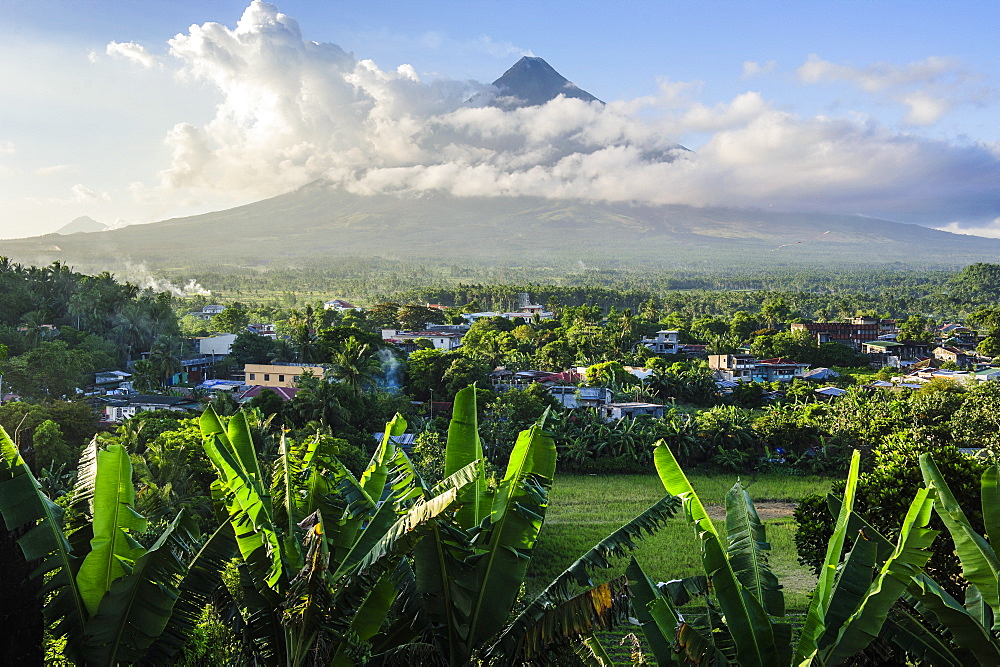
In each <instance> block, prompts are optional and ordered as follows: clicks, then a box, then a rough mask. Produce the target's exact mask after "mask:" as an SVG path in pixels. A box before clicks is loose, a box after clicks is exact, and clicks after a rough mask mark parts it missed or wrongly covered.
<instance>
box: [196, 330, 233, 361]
mask: <svg viewBox="0 0 1000 667" xmlns="http://www.w3.org/2000/svg"><path fill="white" fill-rule="evenodd" d="M235 340H236V334H231V333H230V334H219V335H218V336H208V337H207V338H199V339H198V352H199V354H202V355H205V356H213V355H214V356H218V357H224V356H226V355H228V354H229V350H230V348H231V347H232V346H233V342H234V341H235Z"/></svg>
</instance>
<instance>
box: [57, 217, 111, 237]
mask: <svg viewBox="0 0 1000 667" xmlns="http://www.w3.org/2000/svg"><path fill="white" fill-rule="evenodd" d="M107 228H108V226H107V225H105V224H104V223H102V222H98V221H97V220H94V219H93V218H91V217H90V216H89V215H81V216H80V217H79V218H74V219H73V220H72V221H71V222H68V223H66V224H65V225H63V226H62V227H60V228H59V229H57V230H56V232H55V233H56V234H76V233H78V232H103V231H104V230H106V229H107Z"/></svg>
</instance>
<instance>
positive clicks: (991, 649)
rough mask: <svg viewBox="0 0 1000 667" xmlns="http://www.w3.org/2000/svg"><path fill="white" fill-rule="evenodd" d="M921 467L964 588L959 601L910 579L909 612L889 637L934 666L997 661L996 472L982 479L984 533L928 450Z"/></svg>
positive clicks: (999, 509)
mask: <svg viewBox="0 0 1000 667" xmlns="http://www.w3.org/2000/svg"><path fill="white" fill-rule="evenodd" d="M920 470H921V473H922V474H923V477H924V483H925V485H926V487H927V489H929V490H931V491H932V494H933V497H934V511H935V513H936V514H937V515H938V516H939V517H940V518H941V521H942V522H943V523H944V525H945V527H946V529H947V530H948V532H949V533H950V534H951V537H952V539H953V540H954V542H955V551H956V552H957V554H958V556H959V558H960V560H961V563H962V576H963V577H964V578H965V580H966V581H967V582H968V586H967V587H966V589H965V599H964V601H961V602H960V601H958V600H956V599H955V598H954V597H953V596H952V595H950V594H949V593H948V592H946V591H945V590H944V589H943V588H942V587H941V586H940V585H939V584H938V583H937V582H935V581H933V580H932V579H931V578H930V577H928V576H927V575H926V574H922V575H919V576H915V577H913V578H912V580H911V581H910V583H909V586H908V589H907V593H906V601H907V602H908V603H909V607H910V608H911V609H912V610H913V613H912V614H911V615H909V616H908V617H907V618H905V619H904V620H905V621H906V625H904V626H903V627H902V628H901V630H900V632H899V633H897V634H895V635H894V634H890V638H892V639H895V640H896V641H897V643H898V644H900V645H901V646H902V647H903V648H904V649H907V650H909V651H910V652H911V653H913V650H912V648H911V647H912V646H914V645H916V646H918V647H920V649H921V650H920V652H919V653H918V654H917V657H919V658H921V659H925V660H928V661H932V662H933V664H936V665H965V664H971V663H973V662H976V661H978V662H979V664H1000V641H998V639H997V632H998V631H1000V592H998V591H1000V556H998V554H997V553H996V551H995V549H994V547H993V545H992V544H991V540H993V539H995V538H996V536H997V535H1000V470H998V468H997V466H995V465H994V466H991V467H989V468H988V469H987V470H986V471H985V472H984V473H983V475H982V478H981V488H982V508H983V520H984V523H985V524H986V536H983V535H979V534H978V533H977V532H976V531H975V529H973V527H972V525H971V523H970V522H969V520H968V518H967V517H966V515H965V512H964V511H963V510H962V507H961V505H960V504H959V503H958V501H957V500H956V499H955V496H954V494H953V493H952V491H951V488H950V487H949V486H948V483H947V482H946V481H945V479H944V476H943V475H942V474H941V471H940V470H939V469H938V467H937V464H935V462H934V459H933V457H932V455H931V454H923V455H922V456H921V457H920ZM856 521H857V522H858V523H860V524H862V525H864V530H865V531H866V533H867V534H868V535H870V536H871V539H872V540H873V541H874V542H876V543H877V544H879V545H884V544H885V543H886V542H887V540H886V539H885V538H884V537H882V536H881V535H879V534H878V532H877V531H875V530H874V529H872V528H871V527H870V526H868V525H867V524H866V523H865V522H864V521H863V519H861V518H860V517H857V518H856ZM883 548H884V546H883ZM901 625H903V624H902V623H901ZM916 637H933V638H935V639H936V643H935V644H934V645H933V646H930V647H923V646H921V645H920V644H919V643H918V642H916V641H915V638H916Z"/></svg>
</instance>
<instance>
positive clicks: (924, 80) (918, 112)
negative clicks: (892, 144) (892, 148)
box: [797, 55, 983, 125]
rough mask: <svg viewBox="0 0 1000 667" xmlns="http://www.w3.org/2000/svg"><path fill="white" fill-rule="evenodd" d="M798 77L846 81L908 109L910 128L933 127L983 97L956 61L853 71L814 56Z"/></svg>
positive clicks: (884, 65) (926, 61)
mask: <svg viewBox="0 0 1000 667" xmlns="http://www.w3.org/2000/svg"><path fill="white" fill-rule="evenodd" d="M797 74H798V77H799V80H800V81H802V82H803V83H809V84H817V83H823V82H830V81H843V82H846V83H849V84H851V85H854V86H857V87H858V88H860V89H861V90H864V91H865V92H868V93H871V94H873V95H876V96H877V97H880V98H883V99H887V100H890V101H892V102H895V103H897V104H900V105H903V106H905V107H906V108H907V113H906V115H905V116H904V118H903V121H904V122H905V123H908V124H910V125H930V124H932V123H934V122H936V121H937V120H938V119H939V118H941V116H943V115H944V114H945V113H947V112H948V111H950V110H951V109H952V108H953V107H954V106H955V105H956V104H978V103H979V102H980V98H981V97H982V94H983V91H981V90H975V89H973V88H972V87H971V84H972V83H973V82H974V81H975V79H976V77H975V76H973V75H972V74H971V73H970V72H968V71H966V70H965V69H964V68H963V67H962V66H961V63H960V62H959V61H958V60H956V59H954V58H941V57H934V56H932V57H929V58H926V59H924V60H921V61H918V62H914V63H910V64H908V65H905V66H899V65H893V64H889V63H875V64H873V65H868V66H866V67H851V66H849V65H838V64H836V63H832V62H829V61H826V60H823V59H821V58H820V57H819V56H817V55H811V56H809V58H808V59H807V60H806V62H805V63H804V64H803V65H802V66H801V67H799V68H798V70H797Z"/></svg>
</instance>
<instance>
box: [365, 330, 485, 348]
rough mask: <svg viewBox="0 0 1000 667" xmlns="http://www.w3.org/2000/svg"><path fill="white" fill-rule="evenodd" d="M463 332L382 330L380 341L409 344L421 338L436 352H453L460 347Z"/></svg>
mask: <svg viewBox="0 0 1000 667" xmlns="http://www.w3.org/2000/svg"><path fill="white" fill-rule="evenodd" d="M464 336H465V332H464V331H399V330H397V329H382V340H385V341H390V342H398V343H410V342H413V341H416V340H419V339H421V338H424V339H426V340H429V341H430V342H431V343H432V344H433V345H434V347H435V349H438V350H454V349H455V348H457V347H461V346H462V338H463V337H464Z"/></svg>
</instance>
